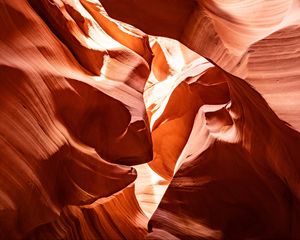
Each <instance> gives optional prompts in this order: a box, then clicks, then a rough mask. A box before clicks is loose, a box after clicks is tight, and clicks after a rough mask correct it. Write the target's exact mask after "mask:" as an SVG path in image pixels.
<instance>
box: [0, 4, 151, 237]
mask: <svg viewBox="0 0 300 240" xmlns="http://www.w3.org/2000/svg"><path fill="white" fill-rule="evenodd" d="M37 3H38V4H37ZM0 4H1V7H0V22H1V25H2V27H1V29H0V55H1V57H0V76H1V85H0V91H1V94H0V96H1V97H0V98H1V100H0V105H1V113H0V114H1V117H0V118H1V122H0V134H1V140H0V145H1V147H0V149H1V155H2V157H1V162H0V165H1V174H0V183H1V188H0V189H1V194H0V199H1V200H0V206H1V208H0V209H1V211H0V234H1V238H2V239H15V238H23V237H24V236H26V235H27V234H29V232H32V231H34V229H35V228H37V227H38V226H41V225H43V224H48V223H49V222H52V221H55V220H56V219H58V217H59V215H60V214H63V215H61V217H62V218H63V216H66V217H67V218H69V219H70V218H71V219H74V216H77V217H78V218H79V219H81V220H74V221H84V220H82V219H83V218H84V217H83V216H84V215H83V214H86V212H87V211H89V210H80V209H78V208H76V207H67V208H66V209H65V210H63V213H61V211H62V209H63V208H64V206H67V205H84V204H90V203H93V202H94V201H95V200H97V199H98V198H101V197H110V196H111V195H112V194H114V193H116V192H119V191H121V190H122V189H124V188H125V187H126V186H128V185H129V184H131V183H132V182H133V181H134V180H135V178H136V171H135V170H134V169H133V168H132V167H127V166H130V165H134V164H140V163H145V162H147V161H150V160H151V159H152V143H151V137H150V132H149V130H148V129H149V128H148V123H147V122H148V121H147V118H146V115H145V107H144V103H143V96H142V92H143V87H144V85H145V82H146V80H147V77H148V75H149V72H150V71H149V66H148V62H147V61H149V59H147V58H146V57H145V58H144V56H151V51H150V48H149V47H147V36H145V35H138V34H140V33H138V32H137V33H135V34H131V33H130V32H129V31H127V33H126V34H127V35H128V36H129V37H128V44H130V41H136V42H140V46H139V47H137V48H138V49H137V51H135V49H130V48H128V47H126V46H124V45H121V44H119V43H118V42H117V41H115V40H114V36H110V34H109V33H107V32H105V31H104V30H103V28H102V27H101V26H100V25H99V24H98V23H97V21H96V20H95V19H94V18H92V17H91V15H90V14H89V13H88V11H87V10H85V9H84V8H83V6H82V5H81V3H80V2H78V1H64V2H63V1H59V0H57V1H52V2H50V1H46V0H45V1H29V2H26V1H19V0H16V1H2V2H1V3H0ZM34 9H35V10H36V11H35V10H34ZM37 12H38V13H39V14H40V16H39V15H38V14H37ZM43 19H44V20H45V22H44V21H43ZM106 21H108V22H109V21H110V20H109V19H106ZM47 24H48V25H47ZM111 24H113V23H111ZM50 29H53V32H55V33H56V35H55V34H54V33H53V32H52V31H51V30H50ZM85 29H86V30H87V31H84V30H85ZM119 31H120V32H122V31H121V30H120V29H119ZM115 32H116V31H115ZM124 34H125V33H124ZM132 39H133V40H132ZM70 51H71V52H70ZM141 55H143V56H141ZM145 59H146V60H145ZM115 69H118V71H116V70H115ZM96 73H99V75H95V74H96ZM119 164H120V165H119ZM125 165H127V166H125ZM131 188H132V186H131ZM124 196H126V198H128V199H127V200H126V201H131V206H129V207H128V208H129V209H130V211H134V209H136V212H137V216H138V215H139V214H140V215H141V217H140V219H141V222H142V223H143V221H145V220H143V219H146V218H145V217H143V216H144V215H143V213H142V212H141V211H140V209H139V207H138V204H137V202H136V201H135V196H134V193H133V190H130V189H128V190H125V192H124V193H122V192H120V193H118V194H117V195H116V196H115V197H114V200H113V201H114V205H118V204H120V202H122V201H121V199H122V198H124ZM130 198H131V199H132V200H130ZM94 204H95V205H97V203H94ZM110 204H111V203H110ZM100 205H105V203H100ZM97 206H98V205H97ZM88 208H89V207H88ZM112 208H114V207H112V206H110V205H107V206H106V207H100V208H99V209H98V210H97V212H98V213H99V218H100V219H101V218H103V219H106V221H107V222H108V224H112V223H111V221H113V219H114V217H111V218H112V219H111V220H108V219H110V217H109V215H110V214H113V213H111V212H112V211H111V210H110V209H112ZM120 208H121V210H120V211H121V213H119V214H124V216H126V215H127V211H129V209H127V210H126V206H123V203H122V206H121V205H120ZM107 209H108V210H107ZM81 211H82V212H83V213H81ZM107 211H108V212H107ZM122 211H123V212H122ZM80 214H81V215H80ZM101 214H102V215H101ZM90 215H91V216H92V215H93V213H92V212H91V213H90ZM120 219H121V218H120ZM57 221H63V219H62V220H57ZM94 221H97V220H96V219H95V220H94ZM134 221H136V220H135V219H134ZM137 221H138V220H137ZM113 222H114V221H113ZM135 223H136V222H135ZM120 224H121V223H120ZM116 225H117V226H118V224H116ZM121 225H122V224H121ZM123 225H124V224H123ZM145 225H146V223H144V224H143V230H142V232H143V231H145ZM41 228H42V229H44V227H41ZM117 228H121V227H120V226H118V227H117ZM47 230H49V231H50V232H51V228H49V229H47ZM78 231H79V229H78ZM118 231H119V230H118ZM125 232H126V231H125ZM131 232H132V231H131ZM111 233H112V234H113V231H111ZM55 234H58V233H56V232H55ZM59 234H61V233H59ZM68 234H69V235H68ZM70 234H71V233H70V232H68V231H67V233H66V236H70ZM83 234H85V233H83ZM131 234H132V235H138V233H136V232H135V233H131ZM31 235H32V236H35V235H36V234H35V233H32V234H31ZM48 235H49V234H48ZM48 235H47V234H44V235H43V234H42V236H48ZM125 235H126V234H125ZM57 236H59V237H58V238H60V237H61V236H62V235H53V236H51V235H50V236H48V237H49V239H55V238H56V237H57ZM95 236H96V237H94V238H97V234H95ZM112 236H113V235H112ZM86 237H87V238H88V235H87V236H86ZM70 238H71V239H74V238H73V237H70ZM78 238H81V237H80V235H79V236H78Z"/></svg>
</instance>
